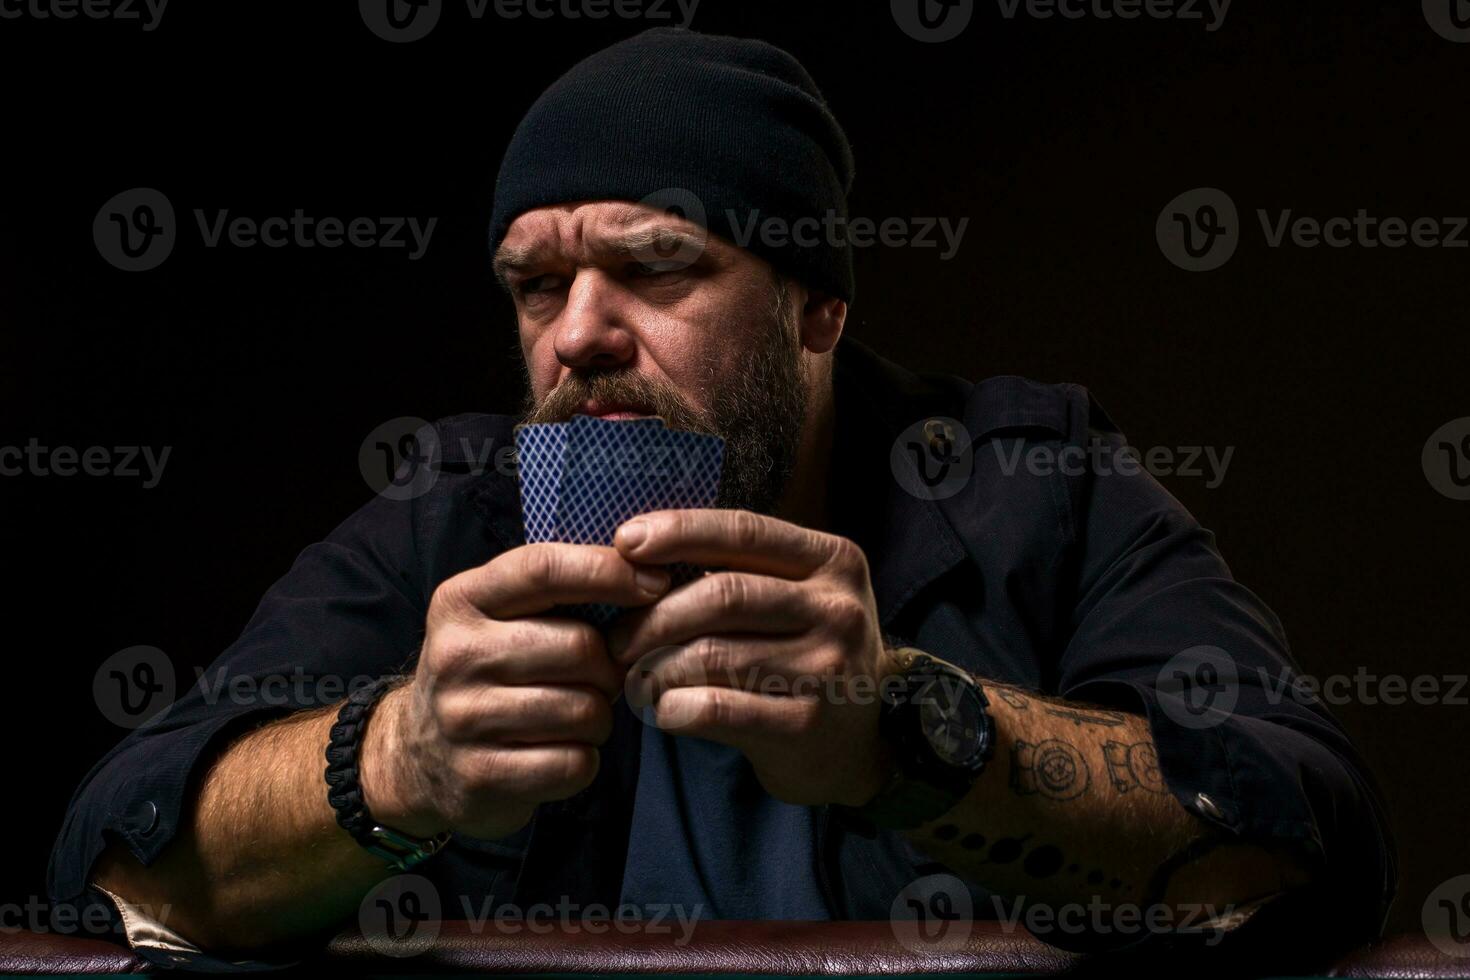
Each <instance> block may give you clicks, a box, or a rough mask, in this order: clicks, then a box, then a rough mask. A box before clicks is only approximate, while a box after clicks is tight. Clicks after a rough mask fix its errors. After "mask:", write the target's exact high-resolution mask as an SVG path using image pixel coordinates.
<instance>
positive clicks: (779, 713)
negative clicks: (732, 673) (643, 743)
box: [654, 687, 816, 751]
mask: <svg viewBox="0 0 1470 980" xmlns="http://www.w3.org/2000/svg"><path fill="white" fill-rule="evenodd" d="M814 710H816V706H815V704H814V703H813V701H812V700H811V699H805V698H787V697H779V696H772V695H767V694H752V693H750V692H748V691H739V690H735V689H733V688H728V687H678V688H675V689H674V690H672V691H665V692H664V693H663V695H662V696H661V697H660V698H659V699H658V702H657V704H656V705H655V706H654V724H656V725H657V726H658V727H659V728H662V729H663V730H665V731H669V732H674V733H677V734H679V735H690V736H693V737H695V738H707V739H709V740H710V741H712V742H720V743H722V744H724V745H730V746H733V747H735V748H738V749H741V750H742V751H749V750H751V749H757V748H760V747H763V746H766V745H769V744H770V743H771V742H773V741H789V740H791V739H794V738H798V737H800V736H801V735H802V734H803V733H804V732H805V731H806V730H807V727H808V725H809V724H810V714H811V712H812V711H814Z"/></svg>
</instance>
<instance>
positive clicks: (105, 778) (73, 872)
mask: <svg viewBox="0 0 1470 980" xmlns="http://www.w3.org/2000/svg"><path fill="white" fill-rule="evenodd" d="M412 521H413V517H412V507H411V504H410V503H408V502H395V501H391V500H387V499H385V498H376V499H374V500H373V501H372V502H371V503H369V504H368V505H367V506H365V507H364V508H362V509H361V510H359V511H358V512H357V513H356V514H354V515H353V516H352V517H350V518H349V519H348V520H347V521H345V522H344V523H343V524H342V525H341V526H340V527H338V528H337V529H336V530H335V531H333V532H332V533H331V534H330V535H329V536H328V537H327V538H326V539H325V540H324V541H322V542H320V543H317V544H314V545H312V546H310V547H309V548H307V549H306V550H305V551H303V552H302V553H301V555H300V556H299V557H298V558H297V560H296V561H295V563H294V564H293V565H292V567H291V569H290V570H289V572H287V574H286V575H285V576H284V577H282V578H281V579H280V580H279V581H277V582H276V583H275V584H274V585H273V586H271V588H270V589H269V590H268V591H267V592H266V594H265V596H264V597H263V598H262V600H261V602H260V604H259V606H258V608H257V609H256V611H255V613H254V615H253V616H252V617H251V619H250V621H249V623H248V624H247V625H246V627H245V630H244V632H243V633H242V635H241V636H240V638H239V639H238V640H237V641H236V642H235V643H234V644H233V645H232V646H230V647H229V649H227V650H226V651H225V652H224V653H223V654H222V655H221V656H220V657H219V658H218V659H216V660H215V661H214V662H213V663H212V664H211V665H210V666H209V667H208V668H206V669H205V670H204V671H203V672H202V673H201V674H199V676H198V677H197V681H196V682H195V683H193V684H192V686H190V687H189V688H188V689H187V690H186V691H185V692H184V693H183V694H182V695H181V696H180V697H179V698H178V699H177V700H176V701H175V702H174V703H173V704H172V705H170V706H169V707H168V708H166V709H165V710H163V711H162V712H160V713H159V714H157V715H155V716H154V717H152V718H151V719H150V720H149V721H147V722H145V723H144V724H143V725H142V726H140V727H139V728H137V729H136V730H134V731H132V732H130V733H129V734H128V735H127V736H126V737H125V738H124V739H123V740H122V741H121V742H120V743H119V744H118V745H117V746H115V747H114V748H113V749H112V751H110V752H109V753H108V754H107V755H106V756H105V757H104V758H103V759H102V760H101V761H100V762H98V763H97V765H95V766H94V767H93V768H92V769H91V771H90V772H88V773H87V775H86V776H85V777H84V779H83V780H82V782H81V785H80V786H79V787H78V789H77V790H76V792H75V794H74V795H73V796H72V799H71V802H70V804H69V805H68V807H67V813H66V818H65V821H64V823H63V825H62V828H61V831H60V834H59V835H58V838H57V840H56V843H55V846H54V848H53V850H52V853H51V861H50V866H49V869H48V875H47V885H48V890H49V892H50V894H51V898H52V901H53V902H54V903H56V904H57V905H71V906H74V907H76V906H80V905H82V904H84V903H90V902H94V901H96V900H97V897H98V890H97V889H95V888H93V887H91V886H92V882H91V880H90V879H91V869H92V866H93V864H94V862H95V861H96V860H97V857H98V856H99V855H100V854H101V852H102V851H103V849H104V848H105V847H106V845H107V843H108V841H109V840H110V839H115V840H117V841H120V842H122V843H123V844H125V845H126V846H127V848H128V850H129V851H131V853H132V854H133V855H134V856H135V857H136V858H137V859H138V860H139V861H141V862H142V863H143V864H145V865H150V864H152V863H153V862H154V861H155V860H156V859H157V858H158V857H159V855H160V853H161V852H162V851H163V849H164V848H165V847H166V846H167V845H168V844H169V842H170V841H172V840H173V839H174V837H175V836H176V834H177V833H178V831H179V827H180V822H181V821H182V820H186V819H188V812H189V802H190V794H191V793H192V792H193V791H194V788H195V787H196V786H197V779H198V777H199V776H200V775H201V774H202V773H201V769H202V767H203V766H204V765H205V764H206V763H207V761H208V759H209V758H210V757H211V754H212V753H213V752H214V751H215V750H217V749H218V748H220V747H222V746H223V745H224V744H225V743H226V742H228V741H229V740H230V739H231V738H232V737H233V736H234V735H236V734H239V733H240V732H242V731H245V730H247V729H249V728H250V727H252V726H254V725H257V724H259V723H261V722H264V721H266V720H268V719H270V718H274V717H279V716H282V715H286V714H290V713H292V712H296V711H302V710H308V709H312V708H318V707H322V706H325V705H329V704H333V703H336V702H338V701H340V700H341V699H342V698H343V697H345V696H346V695H347V694H348V693H350V691H352V690H354V689H355V688H356V687H357V686H359V685H362V684H366V683H369V682H370V681H371V680H372V679H374V678H376V677H379V676H382V675H384V674H392V673H397V672H401V671H404V670H406V669H410V668H411V664H412V661H413V659H414V658H415V657H416V655H417V652H418V649H419V644H420V642H421V639H422V630H423V622H424V614H425V609H426V605H427V603H426V599H425V589H424V586H423V581H422V579H423V577H422V575H421V573H420V571H419V569H418V567H417V565H416V559H415V555H414V540H413V533H412ZM189 673H190V674H191V675H192V674H194V673H195V671H194V670H192V669H189ZM323 766H324V767H325V761H324V762H323ZM325 791H326V789H325V783H324V784H323V792H324V793H325ZM155 917H156V913H155ZM124 920H125V921H126V916H124ZM182 959H183V960H188V959H189V957H187V956H184V957H182ZM172 962H173V963H174V964H176V965H187V963H181V962H180V961H179V959H177V958H176V959H174V960H172ZM160 965H163V964H160ZM242 965H243V964H242ZM196 968H198V964H196ZM206 968H207V967H206Z"/></svg>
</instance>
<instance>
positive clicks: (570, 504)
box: [516, 415, 724, 626]
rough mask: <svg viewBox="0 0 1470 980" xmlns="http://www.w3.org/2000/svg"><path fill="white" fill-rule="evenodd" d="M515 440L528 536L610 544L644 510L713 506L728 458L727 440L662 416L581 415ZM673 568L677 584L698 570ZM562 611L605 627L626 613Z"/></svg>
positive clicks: (593, 608)
mask: <svg viewBox="0 0 1470 980" xmlns="http://www.w3.org/2000/svg"><path fill="white" fill-rule="evenodd" d="M541 430H549V431H541ZM516 445H517V448H518V449H519V451H520V454H521V455H520V459H521V505H522V509H523V511H524V512H525V524H526V540H527V541H566V542H570V543H573V544H601V545H611V544H612V540H613V534H614V532H616V531H617V529H618V527H619V526H620V525H622V524H623V523H624V522H626V521H627V520H629V519H630V518H633V517H636V516H637V515H638V514H646V513H648V512H649V511H654V510H666V509H671V508H685V507H712V506H714V503H715V499H716V497H717V495H718V493H719V486H720V471H721V467H722V465H723V462H724V440H722V439H720V438H718V437H717V436H708V435H703V434H700V433H694V432H682V431H678V430H672V429H668V428H665V426H664V424H663V420H662V419H658V418H640V419H601V418H594V417H591V416H586V415H578V416H576V417H574V418H573V419H572V421H570V422H567V423H561V424H554V425H536V426H529V425H528V426H521V427H520V428H519V429H518V430H517V432H516ZM669 572H670V575H671V576H672V577H673V580H674V582H675V584H678V583H680V582H683V581H687V580H689V579H690V578H692V577H693V576H695V575H696V574H698V573H699V570H698V569H695V568H693V567H691V566H688V565H683V564H680V565H671V566H670V567H669ZM559 611H560V612H562V613H564V614H566V615H571V616H576V617H578V618H581V619H586V620H588V621H589V622H592V623H594V624H596V625H599V626H601V625H606V624H607V623H608V622H610V621H611V620H612V619H613V618H615V617H616V616H617V614H618V613H619V612H621V610H620V609H619V608H617V607H614V606H603V605H581V606H576V607H571V608H567V609H562V610H559Z"/></svg>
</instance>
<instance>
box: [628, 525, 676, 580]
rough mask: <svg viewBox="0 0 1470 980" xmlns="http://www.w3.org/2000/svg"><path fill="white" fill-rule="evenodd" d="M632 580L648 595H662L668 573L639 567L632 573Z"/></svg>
mask: <svg viewBox="0 0 1470 980" xmlns="http://www.w3.org/2000/svg"><path fill="white" fill-rule="evenodd" d="M640 533H641V532H640ZM633 581H635V582H637V583H638V587H639V588H640V589H642V590H643V591H644V592H647V593H649V594H650V595H662V594H663V592H664V590H665V589H667V588H668V587H669V573H668V572H664V571H660V570H659V569H656V568H640V569H638V571H637V572H635V573H634V574H633Z"/></svg>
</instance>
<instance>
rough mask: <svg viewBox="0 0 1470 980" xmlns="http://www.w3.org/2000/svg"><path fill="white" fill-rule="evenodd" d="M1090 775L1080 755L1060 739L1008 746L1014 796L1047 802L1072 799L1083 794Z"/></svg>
mask: <svg viewBox="0 0 1470 980" xmlns="http://www.w3.org/2000/svg"><path fill="white" fill-rule="evenodd" d="M1091 775H1092V774H1091V772H1090V771H1089V770H1088V768H1087V759H1086V758H1084V757H1083V755H1082V752H1081V751H1080V750H1079V749H1078V748H1077V747H1076V746H1075V745H1071V744H1069V743H1067V742H1063V741H1062V740H1061V739H1058V738H1049V739H1047V740H1045V741H1044V742H1036V743H1032V742H1024V741H1018V742H1016V743H1014V744H1013V745H1012V746H1011V780H1010V782H1011V789H1012V790H1014V791H1015V792H1016V794H1017V795H1018V796H1030V795H1032V794H1035V793H1040V794H1041V795H1042V796H1045V797H1046V798H1047V799H1050V800H1057V801H1065V800H1073V799H1076V798H1077V797H1079V796H1081V795H1082V794H1083V793H1084V792H1086V790H1087V784H1088V782H1089V781H1090V780H1091Z"/></svg>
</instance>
